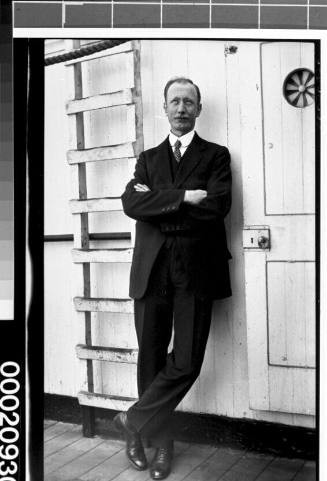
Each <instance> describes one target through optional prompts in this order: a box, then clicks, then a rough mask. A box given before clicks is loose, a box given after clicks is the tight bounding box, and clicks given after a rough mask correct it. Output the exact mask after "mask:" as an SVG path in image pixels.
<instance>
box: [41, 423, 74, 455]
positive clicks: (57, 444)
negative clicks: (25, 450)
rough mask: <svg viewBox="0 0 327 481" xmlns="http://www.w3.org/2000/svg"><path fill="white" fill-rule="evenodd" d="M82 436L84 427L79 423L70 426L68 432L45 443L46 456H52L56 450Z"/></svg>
mask: <svg viewBox="0 0 327 481" xmlns="http://www.w3.org/2000/svg"><path fill="white" fill-rule="evenodd" d="M81 438H82V427H81V426H78V425H77V426H74V427H73V428H70V429H69V430H67V431H66V432H64V433H62V434H60V435H58V436H56V437H55V438H52V439H50V440H49V441H48V442H46V443H45V444H44V456H45V457H47V456H50V454H53V453H55V452H56V451H59V450H61V449H63V448H64V447H66V446H69V445H70V444H72V443H73V442H75V441H77V440H78V439H81Z"/></svg>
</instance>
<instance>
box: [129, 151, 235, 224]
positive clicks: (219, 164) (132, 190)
mask: <svg viewBox="0 0 327 481" xmlns="http://www.w3.org/2000/svg"><path fill="white" fill-rule="evenodd" d="M192 175H194V176H195V175H196V173H193V174H192ZM122 202H123V208H124V211H125V213H126V214H127V215H128V216H129V217H132V218H133V219H136V220H141V221H145V222H159V223H160V222H161V221H163V222H164V221H168V220H169V219H170V218H171V220H172V221H173V220H174V218H176V216H177V215H179V216H182V217H183V219H185V220H187V219H190V220H191V221H197V222H201V223H202V222H205V221H212V220H216V219H223V218H224V217H225V216H226V214H227V213H228V211H229V209H230V206H231V171H230V155H229V152H228V150H227V149H226V148H221V149H220V150H219V151H217V153H216V155H215V158H214V162H213V164H212V169H211V172H210V175H209V178H208V181H207V189H206V190H202V189H194V190H186V189H183V188H180V189H176V188H172V189H157V190H156V189H153V188H152V187H151V184H150V180H149V178H148V174H147V169H146V162H145V156H144V154H143V153H142V154H141V155H140V157H139V159H138V161H137V164H136V168H135V173H134V178H133V179H132V180H131V181H130V182H129V183H128V184H127V186H126V189H125V192H124V193H123V195H122Z"/></svg>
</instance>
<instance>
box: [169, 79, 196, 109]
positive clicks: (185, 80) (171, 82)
mask: <svg viewBox="0 0 327 481" xmlns="http://www.w3.org/2000/svg"><path fill="white" fill-rule="evenodd" d="M174 83H181V84H191V85H193V86H194V87H195V90H196V94H197V97H198V103H200V102H201V93H200V89H199V87H198V86H197V85H196V84H195V83H194V82H193V81H192V80H191V79H189V78H187V77H173V78H171V79H170V80H168V82H167V83H166V85H165V88H164V98H165V102H166V101H167V93H168V89H169V87H170V86H171V85H172V84H174Z"/></svg>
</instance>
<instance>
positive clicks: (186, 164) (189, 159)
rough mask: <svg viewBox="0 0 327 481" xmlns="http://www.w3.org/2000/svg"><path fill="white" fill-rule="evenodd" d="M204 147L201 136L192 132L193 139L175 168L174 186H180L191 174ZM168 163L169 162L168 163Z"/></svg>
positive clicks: (201, 155) (199, 159) (200, 157)
mask: <svg viewBox="0 0 327 481" xmlns="http://www.w3.org/2000/svg"><path fill="white" fill-rule="evenodd" d="M205 149H206V145H205V143H204V142H203V141H202V139H201V137H199V136H198V135H197V133H195V134H194V137H193V140H192V142H191V144H190V145H189V147H188V148H187V149H186V151H185V153H184V155H183V157H182V159H181V161H180V165H179V168H178V170H177V174H176V178H175V182H174V187H176V188H178V187H180V186H181V185H182V184H183V182H185V180H186V179H187V177H189V176H190V175H191V173H192V172H193V170H194V169H195V168H196V166H197V165H198V163H199V162H200V161H201V159H202V157H203V152H204V150H205ZM168 164H169V163H168Z"/></svg>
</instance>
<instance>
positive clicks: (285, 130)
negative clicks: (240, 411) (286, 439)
mask: <svg viewBox="0 0 327 481" xmlns="http://www.w3.org/2000/svg"><path fill="white" fill-rule="evenodd" d="M241 54H242V56H240V69H241V72H242V71H244V72H245V71H246V67H245V65H244V64H245V62H246V61H247V62H250V63H251V66H252V70H251V72H250V71H249V70H248V72H247V73H248V75H246V76H245V75H244V76H243V78H242V85H241V89H242V90H241V91H242V99H241V115H242V119H243V138H244V139H245V140H244V142H243V148H242V153H243V198H244V227H245V229H249V228H251V229H269V234H270V249H260V246H259V245H254V246H253V247H255V248H252V246H249V244H244V256H245V279H246V313H247V333H248V363H249V387H250V407H251V408H253V409H261V410H267V411H279V412H289V413H298V414H314V412H315V369H314V367H315V262H314V261H315V218H314V206H315V184H314V172H315V145H314V142H315V132H314V129H315V121H314V120H315V119H314V116H315V110H314V104H312V105H310V106H307V107H303V108H298V107H294V106H292V105H290V104H289V103H288V102H287V101H286V99H285V98H284V95H283V84H284V80H285V78H286V77H287V75H288V74H289V73H290V72H292V71H293V70H295V69H297V68H308V69H310V70H311V71H313V70H314V46H313V44H310V43H306V44H304V43H300V42H297V43H295V42H289V43H286V42H285V43H277V42H276V43H274V42H272V43H266V44H262V45H261V46H251V47H249V48H248V49H244V50H243V52H242V51H241V52H240V55H241ZM249 57H251V58H249ZM256 62H258V65H259V66H258V67H255V65H256ZM256 91H257V92H256ZM253 232H254V231H253ZM244 237H245V236H244ZM255 242H257V240H256V239H255Z"/></svg>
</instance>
